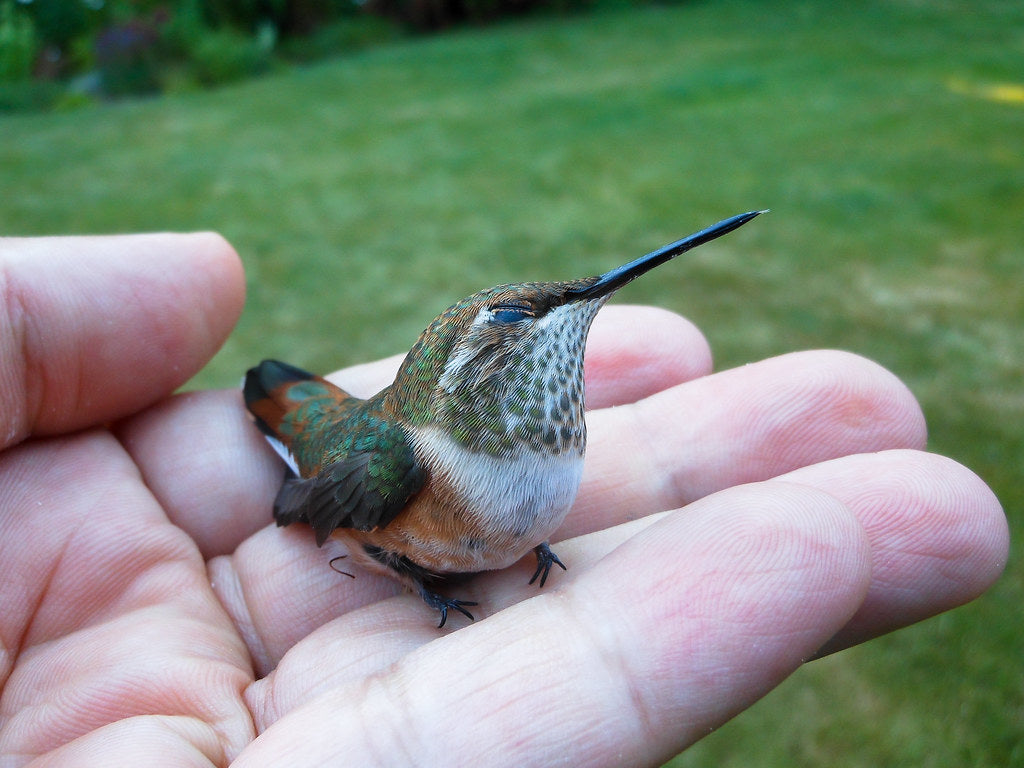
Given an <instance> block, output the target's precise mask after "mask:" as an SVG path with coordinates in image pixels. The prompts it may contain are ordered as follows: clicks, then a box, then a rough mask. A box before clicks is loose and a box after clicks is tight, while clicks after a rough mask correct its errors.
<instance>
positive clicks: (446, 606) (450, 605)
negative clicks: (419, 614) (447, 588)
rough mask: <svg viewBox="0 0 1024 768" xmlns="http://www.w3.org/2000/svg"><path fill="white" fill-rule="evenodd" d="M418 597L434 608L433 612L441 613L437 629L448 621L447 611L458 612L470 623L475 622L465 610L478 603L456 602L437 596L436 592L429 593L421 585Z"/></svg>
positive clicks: (449, 598)
mask: <svg viewBox="0 0 1024 768" xmlns="http://www.w3.org/2000/svg"><path fill="white" fill-rule="evenodd" d="M420 597H422V598H423V602H425V603H426V604H427V605H429V606H430V607H431V608H434V609H435V610H438V611H440V612H441V623H440V624H438V625H437V628H438V629H440V628H441V627H443V626H444V623H445V622H446V621H448V611H449V610H453V611H458V612H459V613H461V614H462V615H463V616H465V617H466V618H467V619H469V620H470V621H475V619H474V618H473V614H472V613H470V612H469V611H467V610H466V606H467V605H479V603H474V602H471V601H469V600H456V599H454V598H451V597H444V596H442V595H439V594H437V593H436V592H431V591H430V590H429V589H427V588H426V587H424V586H423V585H422V584H420Z"/></svg>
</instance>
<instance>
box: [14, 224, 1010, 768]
mask: <svg viewBox="0 0 1024 768" xmlns="http://www.w3.org/2000/svg"><path fill="white" fill-rule="evenodd" d="M26 254H28V255H26ZM0 275H3V276H4V278H5V282H4V284H3V285H2V288H3V290H2V292H0V300H2V301H3V306H4V309H5V314H3V315H0V318H2V321H3V322H2V324H0V361H2V362H0V383H2V389H0V437H3V439H4V445H7V446H10V447H9V448H8V449H7V450H6V451H5V452H4V453H3V454H0V604H2V605H3V606H4V613H3V615H2V616H0V643H2V654H3V655H2V666H0V671H2V678H0V679H2V680H3V695H2V699H0V724H2V725H0V754H2V755H3V758H0V765H3V766H7V765H11V766H14V765H21V764H24V763H27V762H29V761H30V760H32V759H33V758H38V759H37V762H36V763H35V764H37V765H51V764H52V765H76V764H83V765H95V764H97V763H101V762H106V763H110V764H119V765H121V764H135V763H139V762H141V761H146V762H152V760H153V757H154V756H158V757H159V758H160V759H161V761H162V762H164V763H167V764H179V765H196V766H209V765H224V764H226V763H228V762H230V761H232V760H235V764H237V765H239V766H246V765H259V766H263V765H275V766H279V765H292V764H296V765H316V764H322V763H330V762H344V763H347V764H351V763H358V764H366V765H374V764H382V765H392V764H396V763H403V764H413V765H416V764H419V765H432V764H440V763H445V764H470V765H472V764H486V765H493V766H501V765H521V764H530V765H542V764H545V763H549V762H555V761H558V762H561V761H565V760H568V761H569V762H571V763H573V764H574V765H594V766H598V765H619V764H623V763H628V764H630V765H657V764H659V763H660V762H662V761H663V760H665V759H667V758H668V757H670V756H671V755H673V754H675V753H676V752H678V751H679V750H681V749H683V748H684V747H685V746H686V745H688V744H690V743H692V742H694V741H696V740H697V739H699V738H700V737H701V736H702V735H703V734H705V733H706V732H707V731H708V730H710V729H712V728H714V727H715V726H717V725H719V724H721V723H722V722H724V721H725V720H727V719H729V718H730V717H732V716H733V715H735V714H736V713H737V712H739V711H741V710H742V709H743V708H745V707H746V706H748V705H750V704H751V703H753V702H754V701H755V700H756V699H757V698H759V697H760V696H762V695H764V694H765V693H766V692H767V691H768V690H770V689H771V688H772V687H773V686H775V685H777V684H778V683H779V682H780V681H781V680H782V679H784V678H785V677H786V676H787V675H788V674H789V673H791V672H792V671H793V670H794V669H796V668H797V667H798V666H799V665H800V664H801V663H802V662H803V661H806V660H807V659H809V658H812V657H813V656H815V655H818V654H821V653H826V652H830V651H834V650H838V649H840V648H843V647H846V646H848V645H851V644H854V643H857V642H861V641H863V640H866V639H868V638H870V637H873V636H876V635H878V634H881V633H884V632H887V631H890V630H892V629H895V628H898V627H900V626H904V625H906V624H909V623H912V622H914V621H918V620H920V619H922V618H925V617H927V616H930V615H933V614H935V613H937V612H940V611H943V610H946V609H948V608H951V607H953V606H955V605H959V604H961V603H963V602H965V601H967V600H970V599H972V598H973V597H975V596H977V595H978V594H980V593H981V592H982V591H984V589H985V588H986V587H987V586H988V585H989V584H991V582H992V581H993V580H994V579H995V578H996V577H997V576H998V574H999V572H1000V571H1001V569H1002V567H1003V565H1004V563H1005V559H1006V552H1007V530H1006V523H1005V519H1004V517H1003V515H1002V511H1001V509H1000V507H999V504H998V502H997V501H996V499H995V498H994V496H993V495H992V493H991V492H990V491H989V490H988V488H987V487H986V486H985V485H984V484H983V483H982V482H981V481H980V480H979V479H978V478H977V477H976V476H975V475H973V474H972V473H970V472H969V471H968V470H966V469H965V468H963V467H961V466H959V465H957V464H956V463H954V462H952V461H950V460H948V459H944V458H942V457H938V456H934V455H931V454H927V453H923V452H922V451H921V449H922V448H923V445H924V438H925V434H924V424H923V420H922V417H921V414H920V411H919V409H918V407H917V405H916V403H915V402H914V400H913V398H912V396H911V395H910V394H909V392H908V391H907V390H906V388H905V387H903V385H902V384H900V383H899V382H898V381H897V380H896V379H895V378H894V377H893V376H892V375H891V374H889V373H888V372H886V371H884V370H883V369H881V368H879V367H878V366H876V365H874V364H873V363H870V362H868V361H866V360H864V359H862V358H858V357H856V356H853V355H849V354H845V353H839V352H804V353H797V354H792V355H786V356H782V357H779V358H774V359H771V360H767V361H763V362H760V363H755V364H752V365H748V366H745V367H743V368H739V369H735V370H731V371H724V372H722V373H717V374H710V355H709V353H708V350H707V347H706V343H705V342H704V340H703V338H702V337H701V336H700V334H699V333H698V332H697V331H696V329H694V328H693V327H692V326H691V325H690V324H689V323H687V322H686V321H684V320H682V319H681V318H679V317H677V316H675V315H672V314H670V313H667V312H664V311H662V310H655V309H651V308H638V307H633V308H627V307H615V306H612V307H608V308H606V309H605V310H604V311H602V313H601V314H600V315H599V316H598V321H597V322H596V323H595V326H594V329H593V331H592V334H591V340H590V343H589V346H588V355H587V379H588V402H589V405H590V406H591V408H593V409H594V410H593V411H592V412H591V413H590V414H589V417H588V424H589V432H590V449H589V453H588V457H587V465H586V470H585V476H584V482H583V485H582V487H581V489H580V494H579V498H578V501H577V503H576V505H575V507H574V509H573V511H572V513H571V514H570V516H569V518H568V519H567V521H566V523H565V526H564V527H563V530H562V531H560V532H559V534H558V535H556V536H555V537H554V540H559V539H561V541H560V542H559V544H558V547H557V551H558V553H559V556H560V557H561V558H562V560H563V561H564V562H565V563H566V564H567V565H568V566H569V570H568V572H566V573H562V572H559V573H557V574H554V575H553V577H552V579H551V580H549V582H548V586H547V587H545V589H544V590H538V589H537V588H536V586H533V587H530V586H528V585H527V583H526V582H527V580H528V578H529V574H530V572H532V563H529V562H524V563H521V564H519V565H517V566H515V567H513V568H510V569H507V570H505V571H501V572H494V573H487V574H481V575H477V576H473V577H468V578H466V579H464V580H463V579H460V580H459V584H458V594H459V596H460V597H463V598H465V599H471V600H476V601H478V602H479V603H480V606H479V607H478V608H476V609H474V611H475V613H476V615H477V617H478V620H477V622H475V623H474V624H471V625H468V626H465V625H463V624H460V622H458V621H450V622H449V626H448V627H446V628H445V630H438V629H437V628H436V626H435V623H434V621H433V618H434V617H433V615H432V614H431V612H430V610H429V609H428V608H427V607H426V606H424V605H423V604H422V602H421V601H420V600H419V598H418V597H416V596H414V595H410V594H399V593H398V591H397V588H396V587H395V585H394V584H393V583H392V582H391V581H390V580H387V579H384V578H382V577H379V576H376V575H372V574H367V573H362V572H359V573H357V574H356V576H357V578H356V579H355V580H350V579H347V578H345V577H342V576H339V575H338V574H337V573H335V572H334V571H332V570H331V569H330V568H329V567H327V561H328V560H329V559H330V558H331V557H332V556H334V555H336V554H343V552H341V551H340V550H338V551H335V550H327V551H324V550H318V549H317V548H316V547H315V546H314V544H313V537H312V534H311V532H309V531H308V530H305V529H303V528H302V527H301V526H296V527H294V528H288V529H284V530H281V529H276V528H274V527H273V526H272V525H270V524H269V519H270V513H269V510H270V506H271V503H272V500H273V497H274V495H275V493H276V490H277V486H278V484H279V483H280V479H281V466H280V464H279V462H278V460H277V458H276V457H275V456H274V455H273V454H272V453H271V452H270V450H269V448H267V447H266V446H265V445H264V444H263V442H262V440H261V438H260V437H259V435H258V433H257V432H256V430H255V429H254V428H253V427H252V425H251V424H249V423H248V422H247V420H246V418H245V415H244V409H243V407H242V405H241V398H240V395H239V393H238V392H235V391H230V392H203V393H188V394H184V395H179V396H176V397H170V398H166V397H165V396H166V395H168V394H169V393H170V392H171V391H172V390H173V389H174V388H175V387H176V386H178V385H179V384H180V383H181V382H182V381H184V380H185V379H187V378H188V377H189V376H190V375H191V374H192V373H193V372H194V371H195V370H196V369H198V367H200V366H201V365H202V363H203V362H204V360H205V359H206V358H207V357H208V356H209V355H211V354H212V352H213V351H214V350H215V349H216V347H217V346H218V345H219V343H220V341H221V340H222V339H223V337H224V336H225V335H226V334H227V333H228V331H229V330H230V327H231V325H232V324H233V322H234V320H235V318H236V317H237V313H238V311H239V309H240V304H241V295H242V278H241V272H240V269H239V267H238V264H237V261H236V260H235V258H234V256H233V254H232V253H231V252H230V249H229V248H228V247H227V246H226V244H224V243H223V241H221V240H219V239H217V238H215V237H212V236H191V237H178V236H154V237H146V238H134V237H129V238H88V239H66V240H65V239H60V240H41V241H7V242H3V241H0ZM396 366H397V359H390V360H388V361H384V362H381V363H377V364H372V365H368V366H360V367H358V368H355V369H349V370H348V371H346V372H343V373H342V374H339V375H338V376H336V377H332V378H334V379H335V380H336V381H337V382H338V383H340V384H342V385H343V386H345V387H346V388H348V389H350V391H353V393H355V394H361V395H365V394H369V393H370V392H372V391H375V389H377V388H379V387H380V386H383V385H384V384H386V383H388V381H389V377H390V376H391V375H392V374H393V372H394V369H395V368H396ZM161 398H165V399H161ZM611 406H620V407H616V408H612V407H611ZM527 559H529V558H527ZM211 582H212V583H211ZM456 618H460V617H456Z"/></svg>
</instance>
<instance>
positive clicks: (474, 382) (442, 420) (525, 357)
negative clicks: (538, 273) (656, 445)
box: [433, 294, 610, 457]
mask: <svg viewBox="0 0 1024 768" xmlns="http://www.w3.org/2000/svg"><path fill="white" fill-rule="evenodd" d="M609 295H610V294H609ZM609 295H604V296H599V297H595V298H593V299H590V300H586V301H575V302H571V303H565V304H561V305H559V306H556V307H554V308H553V309H551V310H550V311H549V312H548V313H547V314H545V315H544V316H543V317H542V318H540V319H539V320H538V321H537V322H536V323H535V324H534V326H533V328H531V332H530V333H529V334H527V335H525V336H521V337H518V338H516V337H506V338H504V339H493V340H492V339H480V338H479V337H477V338H474V337H473V336H469V337H467V338H465V339H463V340H462V342H461V343H460V345H459V346H458V347H457V348H456V349H455V350H454V351H453V353H452V355H451V356H450V357H449V359H448V363H447V365H446V366H445V370H444V372H443V373H442V374H441V377H440V379H439V381H438V387H437V389H436V390H435V393H436V395H435V401H436V402H435V403H434V411H433V412H434V414H435V423H436V424H437V425H438V426H441V427H442V428H443V429H445V430H446V431H447V432H448V433H449V434H450V435H451V437H452V439H453V440H454V441H455V442H456V443H457V444H459V445H461V446H462V447H464V448H465V449H467V450H469V451H473V452H482V453H486V454H488V455H491V456H510V457H511V456H515V455H517V454H519V453H520V452H522V451H523V450H529V451H535V452H538V453H548V454H552V455H556V456H557V455H561V454H565V453H573V454H576V455H578V456H582V455H583V453H584V450H585V448H586V441H587V428H586V423H585V421H584V417H583V411H584V391H583V348H584V346H585V344H586V341H587V334H588V333H589V331H590V325H591V323H592V322H593V320H594V316H595V315H596V314H597V312H598V310H599V309H600V308H601V307H602V306H603V305H604V303H605V301H607V299H608V298H609Z"/></svg>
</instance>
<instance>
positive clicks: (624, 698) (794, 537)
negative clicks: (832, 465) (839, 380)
mask: <svg viewBox="0 0 1024 768" xmlns="http://www.w3.org/2000/svg"><path fill="white" fill-rule="evenodd" d="M869 578H870V568H869V553H868V549H867V543H866V540H865V539H864V536H863V530H862V529H861V528H860V526H859V525H858V524H857V522H856V520H855V519H854V518H853V517H852V515H850V514H849V512H848V510H846V509H845V508H844V507H843V506H842V505H841V504H839V503H838V502H837V501H836V500H835V499H833V498H832V497H830V496H828V495H826V494H823V493H820V492H818V491H814V490H812V489H808V488H805V487H800V486H795V485H782V484H777V485H776V486H775V487H772V488H763V487H758V488H753V489H752V488H745V489H731V490H730V491H728V492H724V493H722V494H716V495H715V496H713V497H709V498H707V499H704V500H702V501H700V502H697V503H695V504H694V505H692V507H691V508H690V509H689V510H688V511H687V513H686V514H677V515H669V516H666V517H665V518H663V519H661V520H659V521H658V522H657V523H654V524H653V525H651V526H650V527H649V528H648V529H647V530H646V531H644V532H642V533H641V534H639V535H637V536H635V537H634V538H632V539H631V540H630V541H628V542H626V543H625V544H623V545H622V546H620V547H618V548H617V549H616V550H614V551H613V552H612V553H611V554H609V555H608V556H607V557H605V558H603V559H602V560H601V561H600V562H599V563H597V564H595V565H594V567H593V568H592V569H590V570H589V571H588V572H587V574H586V575H585V576H583V577H581V578H579V579H578V580H576V581H575V582H573V583H572V584H571V585H569V586H568V587H567V588H565V589H562V590H559V591H557V592H552V593H549V594H546V595H545V596H542V597H538V598H535V599H533V600H529V601H527V602H525V603H522V604H520V605H518V606H515V607H513V608H511V609H509V610H507V611H503V612H502V613H500V614H498V615H496V616H494V617H492V618H491V619H488V620H487V621H483V622H480V623H478V624H475V625H473V626H471V627H469V628H467V629H465V630H463V631H460V632H456V633H454V634H452V635H449V636H448V637H446V638H444V639H443V640H438V641H435V642H433V643H430V644H427V645H426V646H424V647H422V648H420V649H419V650H418V651H415V652H413V653H412V654H410V655H409V656H407V657H406V658H404V659H402V660H401V661H399V662H398V663H397V664H395V665H393V666H392V667H390V668H389V671H388V673H387V674H382V675H375V676H371V677H369V678H366V679H364V680H359V681H354V682H351V683H349V684H347V685H340V686H337V687H335V688H333V689H331V690H329V691H327V692H326V693H324V694H323V695H321V696H319V697H317V698H315V699H313V700H312V701H311V702H309V703H308V704H306V705H305V706H302V707H299V708H298V709H296V710H293V711H291V712H289V713H287V714H286V715H284V716H283V717H282V718H281V719H280V720H278V721H277V722H276V723H274V724H273V725H272V726H270V728H269V729H268V730H266V731H265V732H264V733H263V734H262V736H261V737H260V739H258V740H257V741H256V742H255V743H254V744H253V745H252V746H251V747H250V749H248V750H247V751H246V752H244V753H243V754H242V755H241V756H240V757H239V761H238V763H237V765H239V766H245V765H250V764H253V765H256V764H268V763H275V762H276V761H278V760H279V759H281V758H282V757H283V756H284V755H285V754H287V755H290V756H292V757H294V756H295V755H296V754H301V755H302V759H303V760H305V761H307V762H309V763H329V762H332V761H337V760H339V759H343V753H344V754H349V755H351V754H360V755H363V756H365V757H366V759H367V760H368V761H370V760H372V761H375V762H374V763H371V764H388V763H389V762H394V761H395V760H400V759H401V755H403V754H405V755H408V754H415V755H417V758H418V759H419V760H420V761H421V762H423V763H424V764H433V763H439V762H442V761H444V762H453V763H457V764H484V763H486V764H487V765H493V766H501V765H522V764H528V763H530V762H532V761H534V760H535V758H536V756H537V755H540V754H544V755H552V754H556V755H558V756H559V758H560V759H564V760H565V761H566V762H569V763H571V764H573V765H584V766H601V765H616V764H619V763H620V762H621V755H622V754H629V755H630V763H631V764H633V765H658V764H660V763H661V762H663V761H664V760H665V759H667V758H668V757H669V756H671V755H673V754H676V753H677V752H678V751H679V750H680V749H682V748H683V747H685V746H686V745H687V744H689V743H691V742H693V741H695V740H697V739H698V738H700V737H701V736H702V735H703V734H705V733H706V732H708V731H709V730H711V729H712V728H714V727H716V726H717V725H720V724H721V723H723V722H724V721H725V720H727V719H728V718H729V717H731V716H732V715H733V714H735V713H736V712H737V711H739V710H740V709H742V708H743V707H745V706H748V705H749V704H750V703H752V702H753V701H754V700H756V699H757V698H758V697H759V696H761V695H763V694H764V693H765V692H767V691H768V690H770V688H771V687H773V686H774V685H776V684H778V683H779V682H780V681H781V680H782V679H783V678H785V676H786V675H788V674H789V673H790V672H792V671H793V670H794V669H795V668H796V667H797V666H799V665H800V663H801V662H802V661H803V660H804V659H806V658H807V657H808V656H809V655H810V654H812V653H814V651H815V650H816V649H817V648H818V647H819V646H820V645H821V644H822V643H823V642H824V641H825V640H826V639H827V638H828V637H829V636H830V635H831V634H833V633H834V632H835V631H837V629H838V628H839V627H840V626H842V624H843V623H845V621H847V619H848V618H849V616H850V615H852V613H853V612H854V611H855V610H856V608H857V606H858V605H859V603H860V601H861V599H862V597H863V594H864V592H865V590H866V588H867V585H868V580H869ZM335 662H338V663H343V660H342V659H338V658H334V657H332V658H329V659H324V663H325V664H326V665H328V666H329V665H330V664H331V663H335ZM567 702H573V704H572V705H571V706H569V705H567ZM257 711H260V710H259V708H258V707H257ZM438 718H443V722H445V723H458V727H457V728H444V734H445V735H444V738H443V739H439V738H437V734H438V728H439V723H438ZM553 719H557V721H558V724H559V726H558V728H556V729H552V728H551V722H552V720H553ZM328 723H330V724H331V727H330V728H328V727H327V724H328ZM367 724H372V727H367ZM258 725H259V724H258ZM482 734H486V735H483V736H482ZM247 760H248V761H249V762H246V761H247Z"/></svg>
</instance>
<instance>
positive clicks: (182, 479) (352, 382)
mask: <svg viewBox="0 0 1024 768" xmlns="http://www.w3.org/2000/svg"><path fill="white" fill-rule="evenodd" d="M587 354H588V358H587V359H588V360H591V361H592V362H591V363H590V364H589V365H590V366H591V367H589V368H588V373H587V377H588V383H587V386H588V388H590V389H591V390H593V391H594V395H593V397H592V400H595V401H596V402H598V403H599V404H600V403H604V404H616V403H621V402H627V401H630V400H631V399H635V398H638V397H643V396H646V395H647V394H649V393H651V392H657V391H659V390H662V389H666V388H668V387H672V386H675V385H676V384H678V383H680V381H684V380H686V379H688V378H692V377H696V376H700V375H703V374H704V373H706V372H707V369H708V367H709V366H710V355H709V353H708V350H707V343H706V342H705V341H704V338H703V337H702V336H701V335H700V333H699V332H698V331H697V330H696V328H694V327H693V325H692V324H690V323H689V322H688V321H686V320H684V319H683V318H681V317H679V316H678V315H675V314H672V313H670V312H666V311H664V310H660V309H655V308H653V307H609V308H606V309H605V310H604V311H602V312H601V313H600V314H599V315H598V321H596V322H595V325H594V332H593V334H592V338H591V341H590V344H589V346H588V352H587ZM400 362H401V357H391V358H388V359H386V360H381V361H378V362H375V363H368V364H364V365H358V366H354V367H352V368H348V369H346V370H344V371H340V372H338V373H337V374H335V375H332V376H331V377H330V378H331V379H332V380H333V381H335V382H337V383H338V384H339V385H341V386H343V387H345V388H346V389H348V390H349V391H350V392H352V393H353V394H355V395H357V396H360V397H365V396H369V395H372V394H373V393H375V392H377V391H378V390H379V389H380V388H381V387H383V386H386V385H387V384H389V383H390V382H391V381H392V380H393V378H394V375H395V371H396V369H397V367H398V365H399V364H400ZM241 373H242V372H241V371H240V372H239V375H241ZM118 435H119V436H120V438H121V440H122V441H123V442H124V444H125V447H126V448H127V449H128V451H129V452H130V453H131V455H132V458H133V459H134V460H135V462H136V463H137V464H138V465H139V468H140V470H141V471H142V473H143V476H144V477H145V479H146V483H147V484H148V485H149V487H150V488H151V489H152V490H153V492H154V494H155V495H156V497H157V498H158V499H159V501H160V503H161V504H162V505H163V507H164V509H166V510H167V514H168V516H169V517H170V518H171V520H172V521H173V522H174V523H175V524H176V525H178V526H180V527H182V528H183V529H185V530H186V531H187V532H188V533H189V534H190V535H191V536H192V537H193V538H194V539H195V541H196V543H197V544H198V545H199V548H200V550H201V551H202V552H203V554H204V556H206V557H207V558H210V557H214V556H217V555H223V554H227V553H230V552H233V551H234V550H235V548H236V547H237V546H238V545H239V544H240V543H241V542H242V541H244V540H245V538H246V537H248V536H250V535H251V534H253V533H255V532H256V531H258V530H259V529H261V528H263V527H264V526H265V525H266V524H267V523H268V522H270V520H271V517H270V510H271V507H272V505H273V500H274V496H275V495H276V493H277V489H278V488H279V487H280V483H281V478H282V472H283V466H282V464H281V462H280V460H279V459H278V457H277V456H276V454H274V453H273V451H271V450H270V448H269V447H268V446H267V445H266V442H265V441H264V440H263V439H262V437H261V436H260V434H259V432H258V431H257V430H256V428H255V427H254V426H253V424H252V420H251V419H250V418H249V416H248V414H247V413H246V412H245V409H244V407H243V405H242V400H241V394H240V393H239V392H237V391H236V392H229V391H224V392H217V393H187V394H185V395H181V396H178V397H175V398H171V399H169V400H167V401H165V402H162V403H159V404H158V405H156V406H155V407H154V408H152V409H150V410H147V411H146V412H144V413H142V414H140V415H139V416H138V417H135V418H132V419H130V420H127V421H126V422H124V423H122V424H120V425H119V426H118ZM289 626H293V625H289Z"/></svg>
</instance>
